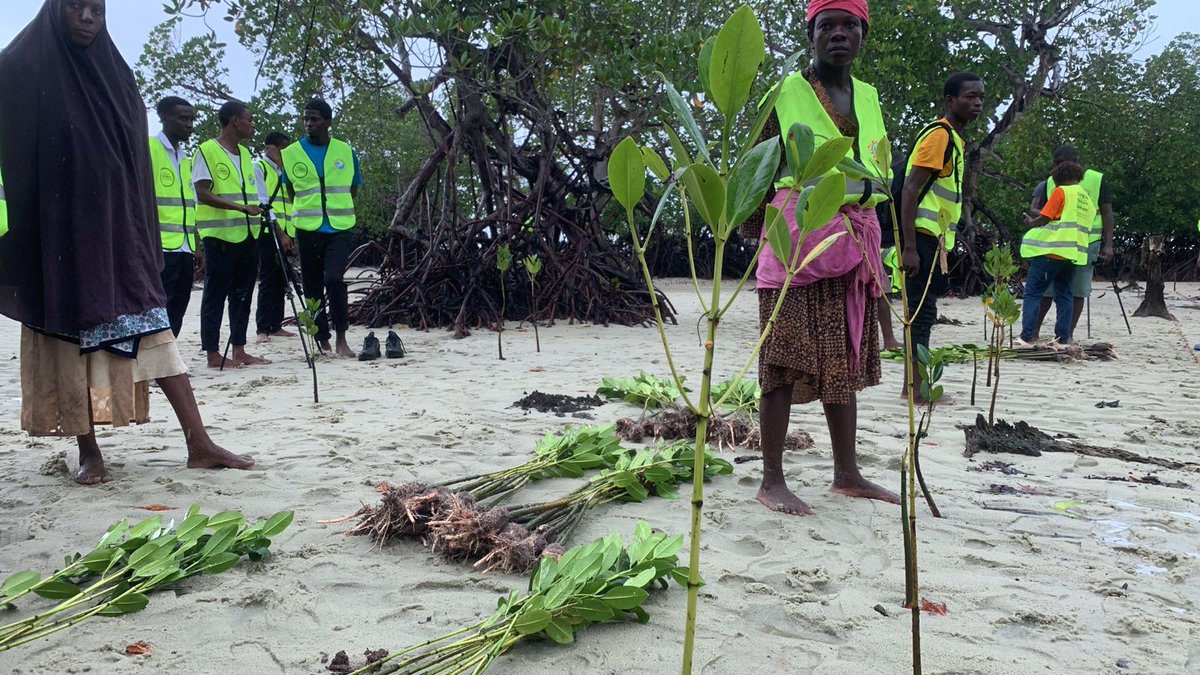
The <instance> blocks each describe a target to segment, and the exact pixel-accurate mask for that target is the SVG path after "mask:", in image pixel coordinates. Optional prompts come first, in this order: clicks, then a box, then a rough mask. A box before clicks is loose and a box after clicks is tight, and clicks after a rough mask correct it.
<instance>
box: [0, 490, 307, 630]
mask: <svg viewBox="0 0 1200 675" xmlns="http://www.w3.org/2000/svg"><path fill="white" fill-rule="evenodd" d="M291 522H292V512H291V511H283V512H280V513H277V514H275V515H274V516H271V517H270V518H269V519H267V520H265V521H260V522H257V523H254V524H252V525H248V524H247V523H246V519H245V517H244V516H243V515H242V514H240V513H237V512H236V511H224V512H221V513H217V514H215V515H213V516H206V515H204V514H202V513H200V507H199V506H193V507H191V508H190V509H189V510H188V512H187V515H186V516H185V517H184V519H183V520H182V522H180V523H179V524H178V525H176V524H175V522H174V521H172V522H171V523H170V524H168V525H167V526H165V527H164V526H163V524H162V517H161V516H157V515H156V516H152V517H150V518H147V519H146V520H144V521H142V522H140V523H138V524H136V525H133V526H132V527H131V526H130V525H129V524H128V523H127V522H126V521H124V520H122V521H120V522H118V523H115V524H114V525H112V526H110V527H109V528H108V530H107V531H106V532H105V534H104V536H103V537H101V538H100V541H99V543H97V544H96V547H95V548H94V549H93V550H92V551H91V552H89V553H87V554H86V555H82V554H78V553H77V554H75V555H74V556H72V557H68V558H67V559H66V561H65V566H64V567H63V569H61V570H59V571H57V572H55V573H53V574H51V575H49V576H47V577H45V578H42V576H41V575H40V574H38V573H37V572H33V571H24V572H17V573H16V574H13V575H11V576H10V577H8V579H7V580H6V581H5V582H4V584H3V586H0V601H2V603H3V604H4V605H9V606H12V605H13V604H14V603H16V602H17V601H18V600H21V599H23V598H25V597H26V596H28V595H30V594H34V595H38V596H41V597H43V598H46V599H49V600H61V602H59V603H58V604H57V605H55V606H53V607H51V608H49V609H45V610H42V611H40V612H38V613H36V614H34V615H32V616H29V617H27V618H25V619H21V620H19V621H13V622H11V623H9V624H6V625H4V626H0V652H3V651H6V650H9V649H12V648H14V647H17V646H20V645H23V644H27V643H29V642H33V641H35V640H39V639H41V638H44V637H47V636H49V635H51V634H53V633H57V632H58V631H61V630H65V629H67V628H70V627H71V626H74V625H77V624H79V623H81V622H83V621H86V620H87V619H89V618H91V617H93V616H121V615H122V614H130V613H133V612H137V611H140V610H142V609H144V608H145V607H146V606H147V605H148V604H149V602H150V598H149V596H148V595H147V594H148V593H151V592H152V591H155V590H159V589H161V588H164V587H168V586H174V585H175V584H176V583H177V582H179V581H181V580H183V579H186V578H188V577H191V576H194V575H196V574H218V573H220V572H224V571H225V570H228V569H230V568H232V567H233V566H235V565H237V564H238V562H239V561H241V559H242V558H243V557H248V558H250V559H251V560H262V559H264V558H266V557H267V556H269V555H270V546H271V537H274V536H276V535H277V534H279V533H281V532H283V531H284V530H285V529H287V527H288V525H290V524H291Z"/></svg>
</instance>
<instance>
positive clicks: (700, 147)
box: [658, 73, 712, 164]
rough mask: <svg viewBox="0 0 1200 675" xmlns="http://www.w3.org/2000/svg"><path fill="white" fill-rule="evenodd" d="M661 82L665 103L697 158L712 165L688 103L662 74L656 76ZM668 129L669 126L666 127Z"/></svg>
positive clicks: (702, 135)
mask: <svg viewBox="0 0 1200 675" xmlns="http://www.w3.org/2000/svg"><path fill="white" fill-rule="evenodd" d="M658 76H659V77H661V78H662V81H663V89H664V90H666V92H667V102H668V103H670V104H671V109H672V110H673V111H674V112H675V118H676V119H677V120H678V121H679V125H680V126H681V127H683V131H684V133H686V134H687V135H688V136H690V137H691V140H692V143H694V144H695V145H696V151H697V152H698V153H699V155H698V156H699V157H702V158H703V159H704V161H706V162H707V163H708V164H712V158H711V157H709V154H708V142H707V141H705V140H704V134H702V133H700V127H699V125H697V124H696V118H695V117H693V116H692V109H691V108H689V107H688V102H687V101H685V100H683V97H682V96H680V95H679V92H678V91H676V90H675V87H674V86H673V85H672V84H671V83H670V82H668V81H667V76H666V75H663V74H662V73H659V74H658ZM667 126H668V127H669V126H670V125H667Z"/></svg>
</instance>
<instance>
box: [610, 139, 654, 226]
mask: <svg viewBox="0 0 1200 675" xmlns="http://www.w3.org/2000/svg"><path fill="white" fill-rule="evenodd" d="M608 186H609V188H611V189H612V193H613V197H616V199H617V201H618V202H619V203H620V204H621V206H624V207H625V211H626V213H632V212H633V208H634V207H635V206H637V204H638V202H640V201H641V200H642V197H643V196H644V195H645V194H646V163H645V161H644V160H643V159H642V152H641V150H640V149H639V148H638V144H637V143H635V142H634V140H633V139H632V138H630V137H628V136H626V137H625V140H623V141H621V142H620V143H618V144H617V147H616V149H615V150H613V152H612V155H611V156H610V157H609V158H608Z"/></svg>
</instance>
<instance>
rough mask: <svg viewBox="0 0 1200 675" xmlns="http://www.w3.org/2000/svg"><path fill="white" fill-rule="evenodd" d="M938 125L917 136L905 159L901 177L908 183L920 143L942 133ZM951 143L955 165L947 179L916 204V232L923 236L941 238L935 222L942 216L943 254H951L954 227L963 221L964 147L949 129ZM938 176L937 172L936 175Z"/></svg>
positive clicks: (935, 183)
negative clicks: (945, 252)
mask: <svg viewBox="0 0 1200 675" xmlns="http://www.w3.org/2000/svg"><path fill="white" fill-rule="evenodd" d="M944 129H945V127H943V126H941V125H931V126H930V128H928V129H927V130H926V131H925V133H923V134H921V135H920V136H917V142H916V143H914V144H913V150H912V152H910V153H909V155H908V164H907V165H906V166H905V169H904V176H905V178H906V179H907V177H908V176H911V175H912V170H913V158H914V157H916V154H917V148H919V147H921V143H922V142H923V141H924V140H925V139H926V138H928V137H929V134H932V133H934V132H936V131H940V130H944ZM950 140H951V142H952V143H954V148H955V149H954V150H953V151H952V152H951V153H950V154H951V157H952V159H953V161H954V169H953V170H952V171H951V172H950V174H949V175H947V176H940V175H939V176H938V177H937V178H936V179H935V180H934V181H933V184H932V185H931V186H930V187H929V192H927V193H925V197H924V198H922V199H921V203H920V204H917V219H916V222H915V225H916V229H917V231H918V232H924V233H926V234H929V235H932V236H934V237H937V236H940V235H941V234H943V230H942V226H941V224H940V223H939V222H938V214H939V213H942V212H944V213H945V216H946V223H947V226H946V229H945V230H944V233H945V235H946V250H947V251H952V250H954V242H955V236H954V235H955V230H954V227H955V225H957V224H958V220H959V218H961V217H962V182H963V170H964V163H963V154H964V152H965V149H966V144H965V143H964V142H963V139H962V137H961V136H959V135H958V132H957V131H954V130H953V129H951V133H950ZM938 173H939V174H940V173H941V172H940V171H939V172H938Z"/></svg>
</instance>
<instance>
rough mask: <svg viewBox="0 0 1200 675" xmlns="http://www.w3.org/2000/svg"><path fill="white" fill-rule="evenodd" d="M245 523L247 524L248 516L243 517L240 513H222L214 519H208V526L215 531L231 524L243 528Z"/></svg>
mask: <svg viewBox="0 0 1200 675" xmlns="http://www.w3.org/2000/svg"><path fill="white" fill-rule="evenodd" d="M245 523H246V516H243V515H242V514H240V513H238V512H237V511H222V512H220V513H218V514H216V515H215V516H213V517H212V518H209V519H208V526H209V527H210V528H212V529H213V530H218V529H220V528H222V527H224V526H226V525H230V524H233V525H236V526H237V527H241V526H242V525H244V524H245Z"/></svg>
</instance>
